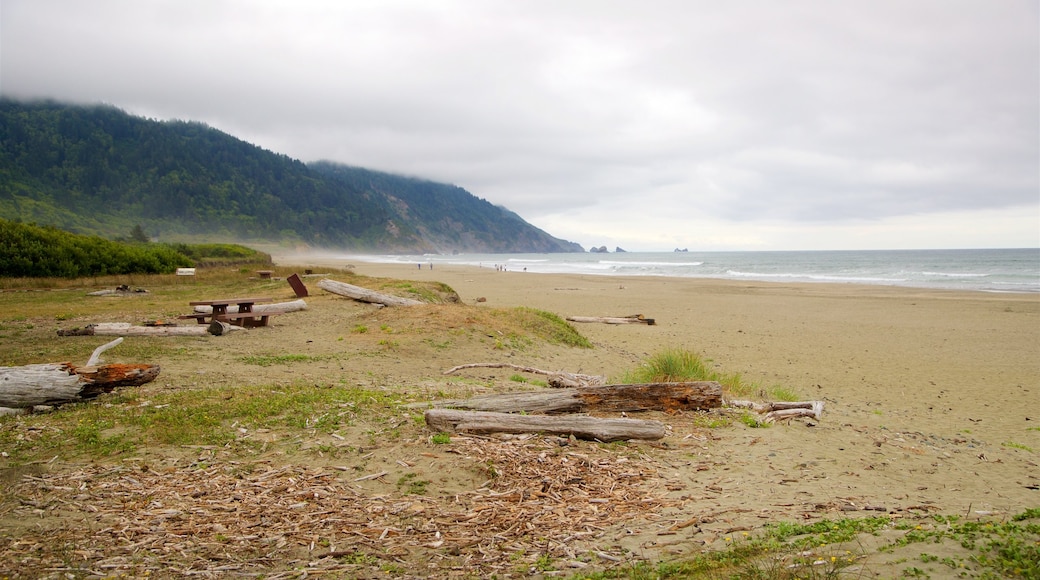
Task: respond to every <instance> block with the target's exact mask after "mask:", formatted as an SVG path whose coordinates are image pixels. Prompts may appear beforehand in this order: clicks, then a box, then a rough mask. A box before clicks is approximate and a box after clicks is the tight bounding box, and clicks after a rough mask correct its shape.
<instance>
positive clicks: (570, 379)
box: [444, 363, 607, 389]
mask: <svg viewBox="0 0 1040 580" xmlns="http://www.w3.org/2000/svg"><path fill="white" fill-rule="evenodd" d="M475 368H490V369H512V370H515V371H518V372H522V373H531V374H536V375H544V376H546V377H548V378H547V379H546V382H547V383H548V385H549V386H550V387H555V388H561V389H562V388H571V387H589V386H597V385H603V384H606V382H607V379H606V377H601V376H596V375H583V374H581V373H568V372H564V371H546V370H542V369H536V368H534V367H526V366H521V365H514V364H510V363H470V364H464V365H459V366H456V367H451V368H450V369H448V370H446V371H444V374H446V375H451V374H454V373H456V372H458V371H461V370H463V369H475Z"/></svg>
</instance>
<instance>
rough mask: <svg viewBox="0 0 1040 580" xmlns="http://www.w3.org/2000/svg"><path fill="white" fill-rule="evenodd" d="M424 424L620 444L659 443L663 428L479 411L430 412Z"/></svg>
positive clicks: (622, 421)
mask: <svg viewBox="0 0 1040 580" xmlns="http://www.w3.org/2000/svg"><path fill="white" fill-rule="evenodd" d="M425 417H426V424H427V425H429V426H430V428H431V429H433V430H435V431H456V432H462V433H549V434H553V435H564V436H570V435H573V436H575V437H577V438H578V439H591V440H596V441H603V442H609V441H623V440H626V439H660V438H662V437H664V435H665V428H664V424H662V423H660V422H658V421H641V420H637V419H599V418H596V417H586V416H565V417H561V416H546V415H540V416H539V415H512V414H509V413H487V412H480V411H454V410H451V409H430V410H428V411H426V413H425Z"/></svg>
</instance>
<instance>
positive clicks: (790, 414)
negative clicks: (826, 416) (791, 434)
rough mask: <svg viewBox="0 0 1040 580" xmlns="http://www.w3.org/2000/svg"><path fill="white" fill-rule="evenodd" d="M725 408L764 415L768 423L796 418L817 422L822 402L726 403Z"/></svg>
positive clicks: (821, 409) (821, 411) (821, 410)
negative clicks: (811, 419) (746, 410)
mask: <svg viewBox="0 0 1040 580" xmlns="http://www.w3.org/2000/svg"><path fill="white" fill-rule="evenodd" d="M726 406H727V407H737V408H741V409H751V410H752V411H754V412H756V413H765V420H766V421H769V422H773V421H781V420H784V419H794V418H796V417H812V418H814V419H817V420H819V419H820V417H821V415H823V401H795V402H786V401H778V402H775V403H756V402H754V401H727V402H726Z"/></svg>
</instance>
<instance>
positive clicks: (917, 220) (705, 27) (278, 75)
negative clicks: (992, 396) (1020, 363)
mask: <svg viewBox="0 0 1040 580" xmlns="http://www.w3.org/2000/svg"><path fill="white" fill-rule="evenodd" d="M1038 5H1040V3H1038V2H1037V0H972V1H958V0H934V1H931V0H893V1H878V0H862V1H861V0H843V1H833V0H805V1H797V0H796V1H785V2H777V1H773V0H744V1H741V0H737V1H727V2H719V1H717V0H704V1H699V0H675V1H658V0H640V1H638V2H636V1H634V0H632V1H610V0H585V1H568V0H549V1H537V0H536V1H531V0H523V1H516V0H458V1H452V0H436V1H431V0H415V1H397V0H371V1H355V0H342V1H340V0H329V1H306V0H303V1H294V2H289V1H287V0H286V1H278V2H276V1H259V0H171V1H160V0H107V1H106V0H95V1H89V2H85V1H82V0H2V2H0V43H2V44H0V92H2V94H3V95H5V96H9V97H17V98H35V97H46V98H53V99H58V100H62V101H70V102H77V103H96V102H104V103H109V104H112V105H115V106H117V107H119V108H121V109H124V110H126V111H128V112H130V113H134V114H138V115H143V116H147V117H151V118H157V119H171V118H176V119H185V120H194V121H201V122H204V123H207V124H209V125H211V126H212V127H215V128H217V129H220V130H222V131H224V132H226V133H230V134H231V135H234V136H236V137H239V138H241V139H244V140H246V141H249V142H251V143H254V144H257V145H260V146H261V147H264V148H266V149H270V150H272V151H276V152H279V153H284V154H287V155H289V156H291V157H295V158H298V159H301V160H303V161H316V160H321V159H328V160H332V161H338V162H342V163H347V164H351V165H358V166H362V167H368V168H372V169H379V170H386V171H392V172H396V173H403V174H407V175H414V176H420V177H426V178H429V179H433V180H436V181H443V182H448V183H454V184H456V185H459V186H461V187H464V188H466V189H467V190H469V191H470V192H471V193H473V194H474V195H476V196H478V197H482V198H485V199H487V200H488V201H490V202H492V203H495V204H498V205H502V206H505V207H507V208H509V209H511V210H513V211H515V212H517V213H518V214H520V216H521V217H523V218H524V219H526V220H527V221H528V222H530V223H532V224H534V225H535V226H537V227H539V228H541V229H543V230H545V231H547V232H549V233H550V234H552V235H554V236H556V237H560V238H564V239H567V240H571V241H574V242H578V243H579V244H581V245H582V246H584V247H586V248H588V247H590V246H600V245H606V246H608V247H609V248H610V249H611V250H613V249H614V247H615V246H620V247H622V248H625V249H626V250H629V251H639V250H647V251H650V250H671V249H673V248H676V247H683V248H689V249H690V250H728V249H740V250H765V249H776V250H781V249H887V248H962V247H1037V246H1040V114H1038V112H1040V32H1038V31H1040V10H1038Z"/></svg>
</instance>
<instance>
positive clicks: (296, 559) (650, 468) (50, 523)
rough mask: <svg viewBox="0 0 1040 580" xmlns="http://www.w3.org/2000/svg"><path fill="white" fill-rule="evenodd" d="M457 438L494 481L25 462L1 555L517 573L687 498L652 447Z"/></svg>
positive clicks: (228, 568)
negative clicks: (15, 523)
mask: <svg viewBox="0 0 1040 580" xmlns="http://www.w3.org/2000/svg"><path fill="white" fill-rule="evenodd" d="M450 447H451V450H452V451H453V452H455V453H458V454H459V455H460V456H462V457H463V458H465V459H467V460H469V461H472V469H474V470H477V471H478V472H479V478H480V479H481V480H484V479H486V480H487V481H485V483H484V484H483V485H481V486H480V487H478V488H476V489H473V490H471V491H468V492H465V493H458V494H451V495H441V496H440V497H437V496H436V490H434V489H431V490H429V491H428V495H409V494H407V493H405V490H403V489H396V490H390V489H388V490H387V492H386V493H379V494H376V493H372V492H370V491H365V489H363V488H361V487H360V486H359V485H357V483H356V482H357V481H361V480H366V479H372V478H378V477H381V476H383V475H385V474H386V472H382V473H375V474H371V475H366V476H361V477H358V478H357V479H355V478H354V476H353V474H351V473H344V472H343V471H342V470H341V469H339V468H336V467H304V466H297V465H284V466H273V465H272V464H271V463H270V462H266V461H258V462H252V463H250V462H233V461H228V462H221V461H220V460H219V459H216V458H215V457H213V456H211V457H210V458H209V460H208V461H201V460H199V461H194V460H183V461H181V462H180V464H179V465H172V466H161V467H154V468H153V467H149V466H148V464H147V463H146V462H145V461H144V460H140V461H139V462H124V464H121V465H113V464H92V465H86V466H80V465H77V466H73V467H72V468H71V469H61V470H55V471H53V472H44V473H40V474H37V475H24V476H23V477H22V479H21V480H20V481H18V482H17V483H16V484H14V485H12V486H11V487H9V488H8V489H7V490H6V494H7V498H6V500H5V501H4V502H3V503H0V508H2V509H3V511H5V512H8V513H3V514H0V515H3V516H5V517H6V518H9V519H10V518H11V517H12V516H14V517H17V518H19V520H21V521H24V522H25V525H24V527H22V528H21V529H18V530H7V531H5V532H4V533H2V534H0V554H2V555H0V569H5V570H18V571H19V572H18V575H16V576H14V577H22V576H21V575H24V577H33V578H50V577H53V578H58V577H61V578H64V577H66V576H67V575H74V576H78V575H98V576H104V577H114V576H118V575H121V574H128V575H135V576H138V577H140V576H142V575H146V574H153V575H156V577H162V576H169V575H174V576H198V577H203V578H208V577H223V576H228V575H248V576H255V575H263V576H264V577H267V578H278V577H283V576H285V577H303V576H307V575H310V574H316V573H336V572H339V573H344V574H348V575H358V574H362V575H363V574H370V573H376V572H378V571H379V570H380V569H381V566H386V565H390V564H393V565H396V566H399V567H400V568H402V569H407V570H409V571H413V573H415V572H414V571H419V572H418V574H417V575H418V576H427V575H430V574H432V575H434V576H442V577H450V576H467V575H468V576H486V575H490V574H503V573H504V574H506V575H509V574H512V573H515V572H516V571H517V566H518V565H521V566H522V565H524V564H525V563H529V564H532V565H533V564H534V562H535V561H536V559H537V558H539V557H544V556H548V557H551V558H553V559H556V560H558V561H559V562H560V563H561V565H562V564H563V563H565V562H570V563H572V564H571V565H573V566H578V567H580V566H584V565H589V564H596V565H600V566H602V565H604V563H606V564H610V565H616V563H617V562H622V561H631V559H632V555H631V554H626V553H625V552H624V551H622V550H616V546H612V544H611V542H610V539H609V538H606V537H604V536H605V534H606V530H607V529H609V528H610V527H611V526H615V525H616V524H618V523H619V522H630V525H634V524H636V523H638V522H645V521H648V518H651V519H652V518H656V517H659V516H658V514H657V512H659V511H661V510H663V509H665V508H668V507H674V506H675V505H676V501H675V500H673V499H669V498H668V497H667V495H668V492H667V490H665V489H663V488H658V484H657V483H656V482H657V481H659V478H660V473H659V469H660V466H659V465H657V464H656V462H655V461H654V460H652V459H650V458H649V457H646V456H641V457H640V458H639V460H638V461H631V460H629V458H628V457H626V456H625V454H624V453H623V452H615V451H610V450H604V449H603V448H600V447H596V446H581V447H578V446H573V445H561V441H560V440H559V439H557V438H550V437H544V438H543V437H530V438H520V439H513V440H504V441H503V440H497V439H485V438H468V437H456V438H453V440H452V443H451V445H450ZM485 476H486V477H485ZM370 483H371V482H370ZM391 483H392V482H391ZM528 561H529V562H528ZM423 571H426V572H423Z"/></svg>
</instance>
